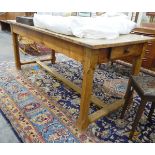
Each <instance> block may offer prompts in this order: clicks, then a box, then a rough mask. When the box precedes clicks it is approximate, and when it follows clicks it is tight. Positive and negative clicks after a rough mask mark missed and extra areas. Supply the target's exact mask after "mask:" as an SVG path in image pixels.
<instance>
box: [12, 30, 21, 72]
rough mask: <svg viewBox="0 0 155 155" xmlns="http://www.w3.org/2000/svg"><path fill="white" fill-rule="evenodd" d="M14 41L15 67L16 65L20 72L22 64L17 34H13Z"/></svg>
mask: <svg viewBox="0 0 155 155" xmlns="http://www.w3.org/2000/svg"><path fill="white" fill-rule="evenodd" d="M12 40H13V48H14V58H15V65H16V68H17V69H18V70H20V69H21V62H20V53H19V43H18V35H17V34H16V33H12Z"/></svg>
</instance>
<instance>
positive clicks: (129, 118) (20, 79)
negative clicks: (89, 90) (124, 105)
mask: <svg viewBox="0 0 155 155" xmlns="http://www.w3.org/2000/svg"><path fill="white" fill-rule="evenodd" d="M47 64H48V63H47ZM0 65H1V66H0V67H1V68H2V70H0V107H1V110H2V111H3V113H4V114H5V115H6V117H7V118H8V120H9V121H10V123H11V124H12V126H13V128H14V129H15V130H16V132H17V133H18V135H19V137H20V138H21V139H22V141H23V142H57V143H60V142H66V143H67V142H69V143H73V142H106V143H112V142H121V143H122V142H123V143H126V142H155V129H154V127H155V126H154V125H155V117H154V116H153V118H152V121H151V122H148V121H147V115H148V113H149V109H150V104H149V103H148V104H147V107H146V109H145V112H144V115H143V117H142V119H141V120H140V123H139V125H138V128H137V131H136V132H135V136H134V137H133V140H132V141H130V140H129V139H128V135H129V132H130V130H131V125H132V123H133V119H134V115H135V112H136V111H137V108H138V105H139V101H140V99H139V97H138V96H137V95H136V94H135V97H134V102H133V105H132V107H131V108H130V109H129V110H128V112H127V113H126V116H125V118H124V119H122V120H121V119H119V117H120V112H121V109H119V110H117V111H116V112H114V113H112V114H110V115H108V116H106V117H102V118H101V119H99V120H97V121H96V122H94V123H92V124H90V125H89V127H88V129H87V131H86V132H84V133H80V132H79V131H78V129H77V128H76V126H75V123H76V119H77V118H78V115H79V103H80V95H79V94H77V93H76V92H75V91H73V90H72V89H70V88H69V87H67V86H66V85H64V84H63V83H62V82H60V81H58V80H57V79H55V78H54V77H52V76H51V75H50V74H49V73H48V72H47V71H45V70H43V69H42V68H40V67H39V66H37V65H36V64H34V65H26V66H23V70H22V71H19V72H18V71H16V70H15V68H14V67H10V66H13V65H12V64H8V65H6V64H5V63H3V64H0ZM48 65H49V67H52V68H54V69H55V70H57V71H58V72H59V73H61V74H62V75H63V76H64V77H66V78H67V79H70V80H71V81H73V82H74V83H75V84H77V85H79V86H81V82H82V76H81V75H82V66H81V64H80V63H78V62H76V61H74V60H72V59H69V58H67V57H64V56H62V55H60V54H59V55H57V63H56V64H54V65H51V64H50V63H49V64H48ZM2 66H3V67H2ZM4 66H5V67H4ZM129 75H130V68H127V67H125V66H123V65H120V64H117V63H116V64H114V65H113V66H111V65H110V64H102V65H101V66H100V67H97V68H96V70H95V76H94V82H93V93H94V95H96V96H97V97H99V98H100V99H101V100H103V101H105V102H106V103H107V104H111V103H112V102H113V101H115V100H117V99H120V98H122V97H123V95H124V92H125V90H126V86H127V81H128V77H129ZM140 75H141V76H149V75H147V74H144V73H141V74H140ZM98 109H99V108H98V107H96V106H95V105H93V104H91V106H90V110H89V113H92V112H94V111H96V110H98Z"/></svg>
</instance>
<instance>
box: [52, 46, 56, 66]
mask: <svg viewBox="0 0 155 155" xmlns="http://www.w3.org/2000/svg"><path fill="white" fill-rule="evenodd" d="M55 61H56V56H55V50H53V49H52V53H51V63H52V64H55Z"/></svg>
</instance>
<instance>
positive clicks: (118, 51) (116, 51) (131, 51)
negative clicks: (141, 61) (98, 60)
mask: <svg viewBox="0 0 155 155" xmlns="http://www.w3.org/2000/svg"><path fill="white" fill-rule="evenodd" d="M141 50H142V46H141V45H129V46H123V47H113V48H112V49H111V54H110V59H118V58H123V57H127V56H138V55H139V54H140V53H141Z"/></svg>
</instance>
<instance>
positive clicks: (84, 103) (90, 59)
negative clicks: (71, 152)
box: [77, 49, 97, 131]
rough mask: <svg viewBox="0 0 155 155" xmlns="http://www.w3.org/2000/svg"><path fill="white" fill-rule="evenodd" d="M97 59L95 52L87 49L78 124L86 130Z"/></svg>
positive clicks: (81, 128)
mask: <svg viewBox="0 0 155 155" xmlns="http://www.w3.org/2000/svg"><path fill="white" fill-rule="evenodd" d="M96 61H97V57H95V56H93V52H91V51H90V50H89V49H87V50H86V55H85V62H84V66H83V82H82V93H81V103H80V116H79V118H78V121H77V126H78V128H79V129H80V130H81V131H83V130H85V129H86V128H87V127H88V125H89V120H88V112H89V105H90V99H91V93H92V84H93V77H94V70H95V66H96Z"/></svg>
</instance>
